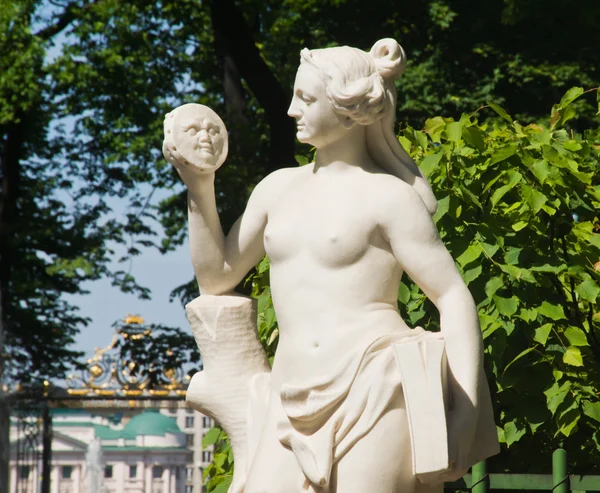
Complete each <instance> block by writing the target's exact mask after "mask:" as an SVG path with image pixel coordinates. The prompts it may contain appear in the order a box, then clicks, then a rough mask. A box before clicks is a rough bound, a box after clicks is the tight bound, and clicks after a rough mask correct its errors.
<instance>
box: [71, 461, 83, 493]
mask: <svg viewBox="0 0 600 493" xmlns="http://www.w3.org/2000/svg"><path fill="white" fill-rule="evenodd" d="M82 469H83V466H82V465H81V464H77V465H75V466H74V467H73V491H75V493H82V492H83V485H82V484H81V483H82V478H83V471H82Z"/></svg>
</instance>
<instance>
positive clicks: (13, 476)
mask: <svg viewBox="0 0 600 493" xmlns="http://www.w3.org/2000/svg"><path fill="white" fill-rule="evenodd" d="M9 487H10V489H9V491H10V492H11V493H16V491H17V466H16V465H14V464H13V465H12V466H11V468H10V483H9Z"/></svg>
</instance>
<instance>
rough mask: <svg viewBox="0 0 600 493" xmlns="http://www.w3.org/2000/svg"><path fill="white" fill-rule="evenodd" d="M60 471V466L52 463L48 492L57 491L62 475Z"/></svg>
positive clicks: (56, 492) (53, 492)
mask: <svg viewBox="0 0 600 493" xmlns="http://www.w3.org/2000/svg"><path fill="white" fill-rule="evenodd" d="M60 473H61V470H60V466H59V465H57V464H54V465H53V466H52V473H51V474H50V493H58V489H59V486H60V480H61V479H62V476H61V474H60ZM76 493H79V492H78V491H76Z"/></svg>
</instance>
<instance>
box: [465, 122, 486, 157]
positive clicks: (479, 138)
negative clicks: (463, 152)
mask: <svg viewBox="0 0 600 493" xmlns="http://www.w3.org/2000/svg"><path fill="white" fill-rule="evenodd" d="M483 135H484V134H483V132H482V131H481V130H480V129H479V128H477V127H476V126H470V127H464V128H463V130H462V138H463V139H464V141H465V142H466V143H467V144H469V145H470V146H471V147H474V148H475V149H477V150H478V151H479V152H483V151H484V150H485V142H484V140H483Z"/></svg>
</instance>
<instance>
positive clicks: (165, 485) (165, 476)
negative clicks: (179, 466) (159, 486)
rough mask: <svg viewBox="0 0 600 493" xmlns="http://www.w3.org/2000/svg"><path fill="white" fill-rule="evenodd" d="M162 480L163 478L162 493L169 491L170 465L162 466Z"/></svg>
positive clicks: (169, 492)
mask: <svg viewBox="0 0 600 493" xmlns="http://www.w3.org/2000/svg"><path fill="white" fill-rule="evenodd" d="M164 467H165V469H164V471H163V475H162V480H163V493H171V467H170V466H164Z"/></svg>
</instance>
